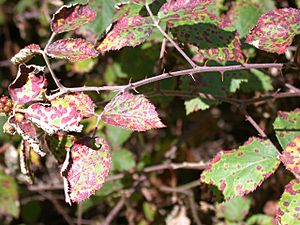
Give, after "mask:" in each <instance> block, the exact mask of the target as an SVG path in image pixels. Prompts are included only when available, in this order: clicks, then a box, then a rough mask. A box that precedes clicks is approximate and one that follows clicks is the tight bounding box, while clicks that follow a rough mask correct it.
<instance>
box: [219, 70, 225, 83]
mask: <svg viewBox="0 0 300 225" xmlns="http://www.w3.org/2000/svg"><path fill="white" fill-rule="evenodd" d="M220 73H221V79H222V82H223V81H224V71H221V72H220Z"/></svg>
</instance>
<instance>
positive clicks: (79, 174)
mask: <svg viewBox="0 0 300 225" xmlns="http://www.w3.org/2000/svg"><path fill="white" fill-rule="evenodd" d="M110 163H111V157H110V154H109V149H108V145H107V143H106V141H105V140H103V139H100V138H98V137H96V138H90V137H84V138H81V139H78V140H75V141H74V143H73V145H72V147H71V150H70V151H68V153H67V157H66V160H65V162H64V164H63V167H62V169H61V174H62V176H63V177H64V186H65V197H66V202H67V203H69V204H72V203H74V202H80V201H82V200H85V199H87V198H89V197H90V196H91V195H92V194H94V193H95V191H97V190H99V189H100V188H101V187H102V185H103V183H104V180H105V178H106V177H107V175H108V173H109V168H110Z"/></svg>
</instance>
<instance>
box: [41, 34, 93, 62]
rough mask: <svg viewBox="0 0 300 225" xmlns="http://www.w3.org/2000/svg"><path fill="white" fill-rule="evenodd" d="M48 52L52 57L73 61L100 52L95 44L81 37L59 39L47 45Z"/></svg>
mask: <svg viewBox="0 0 300 225" xmlns="http://www.w3.org/2000/svg"><path fill="white" fill-rule="evenodd" d="M46 53H47V54H48V55H49V56H51V57H54V58H59V59H68V60H70V61H72V62H74V61H80V60H85V59H88V58H95V57H97V56H98V52H97V51H96V50H95V48H94V45H93V44H92V43H90V42H87V41H86V40H84V39H80V38H77V39H72V38H67V39H60V40H57V41H55V42H54V43H52V44H50V45H49V46H48V47H47V49H46Z"/></svg>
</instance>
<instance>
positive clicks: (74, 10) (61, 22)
mask: <svg viewBox="0 0 300 225" xmlns="http://www.w3.org/2000/svg"><path fill="white" fill-rule="evenodd" d="M95 18H96V11H95V10H93V9H92V8H90V7H89V6H87V5H83V4H74V5H71V6H65V5H64V6H62V7H61V8H60V9H58V10H57V11H56V13H55V14H54V15H53V18H52V20H51V30H52V31H53V32H54V33H63V32H67V31H71V30H75V29H77V28H80V27H82V26H83V25H85V24H87V23H90V22H92V21H93V20H94V19H95Z"/></svg>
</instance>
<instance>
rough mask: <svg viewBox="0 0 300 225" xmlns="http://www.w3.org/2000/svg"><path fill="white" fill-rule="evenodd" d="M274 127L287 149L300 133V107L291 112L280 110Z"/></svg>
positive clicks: (282, 145) (278, 137)
mask: <svg viewBox="0 0 300 225" xmlns="http://www.w3.org/2000/svg"><path fill="white" fill-rule="evenodd" d="M273 127H274V130H275V133H276V137H277V139H278V141H279V143H280V145H281V147H282V148H283V149H285V148H286V147H287V145H288V143H290V142H291V141H292V140H293V139H294V138H296V136H297V135H298V134H300V109H295V110H294V111H291V112H283V111H278V116H277V118H276V120H275V121H274V123H273Z"/></svg>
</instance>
